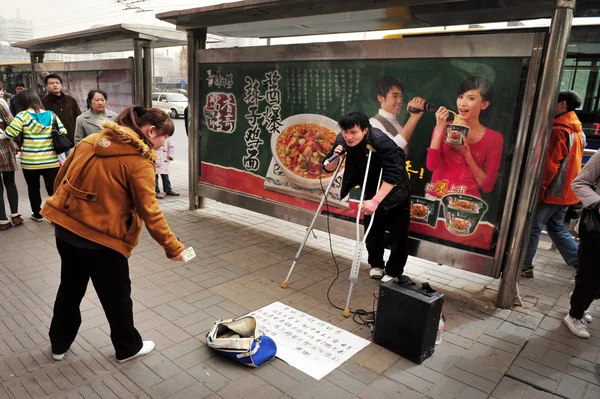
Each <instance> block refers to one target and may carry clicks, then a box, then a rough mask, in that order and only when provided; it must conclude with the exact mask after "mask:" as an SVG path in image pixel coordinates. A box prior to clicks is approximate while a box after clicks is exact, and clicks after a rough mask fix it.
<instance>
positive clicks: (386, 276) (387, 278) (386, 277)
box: [381, 274, 394, 283]
mask: <svg viewBox="0 0 600 399" xmlns="http://www.w3.org/2000/svg"><path fill="white" fill-rule="evenodd" d="M393 279H394V277H392V276H388V275H387V274H386V275H385V276H383V277H382V278H381V282H382V283H387V282H388V281H392V280H393Z"/></svg>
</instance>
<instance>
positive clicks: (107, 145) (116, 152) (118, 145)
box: [94, 121, 156, 162]
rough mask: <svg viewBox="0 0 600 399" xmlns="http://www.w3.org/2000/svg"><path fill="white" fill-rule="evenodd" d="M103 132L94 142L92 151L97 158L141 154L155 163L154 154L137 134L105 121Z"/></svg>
mask: <svg viewBox="0 0 600 399" xmlns="http://www.w3.org/2000/svg"><path fill="white" fill-rule="evenodd" d="M102 125H103V126H104V130H103V131H102V132H100V133H99V134H100V138H99V139H98V140H97V141H96V144H95V146H94V151H95V153H96V155H98V156H99V157H116V156H122V155H135V154H141V155H142V156H144V157H146V158H148V159H149V160H151V161H153V162H154V161H156V152H155V151H154V150H153V149H152V148H150V146H148V145H147V144H146V143H144V141H143V140H142V139H141V138H140V136H139V134H137V133H136V132H134V131H133V130H131V129H130V128H128V127H125V126H121V125H118V124H116V123H114V122H111V121H105V122H104V123H103V124H102Z"/></svg>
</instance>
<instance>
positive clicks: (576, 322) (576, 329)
mask: <svg viewBox="0 0 600 399" xmlns="http://www.w3.org/2000/svg"><path fill="white" fill-rule="evenodd" d="M563 320H564V322H565V324H566V325H567V327H569V330H571V332H572V333H573V334H575V335H577V336H578V337H579V338H586V339H587V338H589V337H590V332H589V331H588V326H587V323H586V322H585V320H583V319H576V318H574V317H571V316H569V315H566V316H565V318H564V319H563Z"/></svg>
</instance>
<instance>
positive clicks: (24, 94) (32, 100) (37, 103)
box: [17, 89, 44, 112]
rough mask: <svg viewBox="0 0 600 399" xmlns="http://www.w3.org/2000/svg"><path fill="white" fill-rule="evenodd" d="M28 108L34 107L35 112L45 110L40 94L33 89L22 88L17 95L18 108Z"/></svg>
mask: <svg viewBox="0 0 600 399" xmlns="http://www.w3.org/2000/svg"><path fill="white" fill-rule="evenodd" d="M28 108H32V109H33V110H34V111H35V112H40V111H43V110H44V106H43V105H42V100H40V96H38V94H37V92H36V91H35V90H32V89H25V90H22V91H21V92H20V93H19V95H18V96H17V109H20V110H22V111H25V110H26V109H28Z"/></svg>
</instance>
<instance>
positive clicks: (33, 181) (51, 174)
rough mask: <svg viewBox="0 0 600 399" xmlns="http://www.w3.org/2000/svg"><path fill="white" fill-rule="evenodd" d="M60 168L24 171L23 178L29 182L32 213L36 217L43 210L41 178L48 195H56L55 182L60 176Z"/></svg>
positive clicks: (28, 189) (28, 190) (28, 191)
mask: <svg viewBox="0 0 600 399" xmlns="http://www.w3.org/2000/svg"><path fill="white" fill-rule="evenodd" d="M58 169H59V168H49V169H23V176H24V177H25V182H27V194H28V195H29V203H30V205H31V212H33V213H35V214H36V215H37V214H38V213H40V210H41V209H42V196H41V195H40V177H42V178H43V179H44V185H45V186H46V192H47V193H48V195H52V194H54V180H55V179H56V175H57V174H58Z"/></svg>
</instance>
